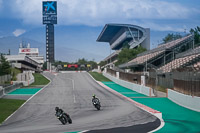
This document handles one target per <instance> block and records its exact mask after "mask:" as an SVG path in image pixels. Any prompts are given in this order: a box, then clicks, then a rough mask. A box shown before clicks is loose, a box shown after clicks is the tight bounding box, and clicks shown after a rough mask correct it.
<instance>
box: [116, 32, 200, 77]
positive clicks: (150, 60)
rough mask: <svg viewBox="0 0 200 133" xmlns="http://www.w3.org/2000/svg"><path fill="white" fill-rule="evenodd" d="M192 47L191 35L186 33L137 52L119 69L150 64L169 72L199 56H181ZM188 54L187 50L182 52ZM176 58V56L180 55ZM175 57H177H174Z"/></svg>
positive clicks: (136, 67)
mask: <svg viewBox="0 0 200 133" xmlns="http://www.w3.org/2000/svg"><path fill="white" fill-rule="evenodd" d="M193 48H194V38H193V35H187V36H185V37H182V38H180V39H177V40H173V41H171V42H168V43H166V44H163V45H160V46H158V47H157V48H155V49H152V50H149V51H146V52H143V53H141V54H138V55H137V57H136V58H134V59H132V60H131V61H129V62H127V63H125V64H122V65H120V66H119V68H121V69H132V70H133V71H143V70H144V69H145V70H147V67H149V66H151V67H154V68H156V69H157V70H161V71H162V72H163V73H165V72H170V71H171V70H172V69H175V68H178V67H180V66H183V65H186V64H188V63H190V62H191V61H194V60H196V59H198V58H199V56H198V55H191V56H188V57H182V56H183V55H182V56H181V53H184V52H185V51H188V50H190V51H191V53H193V52H192V51H193V50H191V49H193ZM184 55H185V56H187V55H188V52H187V53H186V52H185V54H184ZM180 56H181V58H180V59H178V57H180ZM176 58H177V59H176Z"/></svg>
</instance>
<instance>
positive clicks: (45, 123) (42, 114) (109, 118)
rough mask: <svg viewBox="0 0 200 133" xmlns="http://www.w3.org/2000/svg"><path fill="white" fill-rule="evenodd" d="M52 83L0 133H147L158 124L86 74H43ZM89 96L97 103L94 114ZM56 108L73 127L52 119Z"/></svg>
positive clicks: (153, 117) (5, 125) (1, 127)
mask: <svg viewBox="0 0 200 133" xmlns="http://www.w3.org/2000/svg"><path fill="white" fill-rule="evenodd" d="M45 75H46V76H47V77H49V78H50V79H51V80H52V82H51V83H50V84H49V86H47V87H46V88H44V89H42V90H41V91H40V92H39V93H38V94H36V95H35V96H34V97H33V98H32V99H31V100H29V101H28V102H27V103H26V104H25V105H24V106H22V107H21V108H20V109H19V110H18V111H17V112H16V113H14V115H12V116H11V117H10V118H9V119H8V120H7V121H5V122H4V123H3V124H2V125H1V126H0V132H1V133H23V132H26V133H44V132H48V133H56V132H62V133H63V132H72V131H84V130H89V132H98V133H100V132H115V133H117V132H123V131H124V132H126V133H129V132H131V133H132V132H148V131H151V130H153V129H156V128H157V127H158V126H159V125H160V121H159V120H158V119H157V118H156V117H155V116H152V115H151V114H149V113H147V112H145V111H143V110H141V109H139V108H138V107H136V106H135V105H133V104H132V103H130V102H129V101H126V100H124V99H123V98H121V97H119V96H116V95H115V94H112V93H111V92H109V91H107V90H106V89H104V88H102V87H101V86H100V85H98V84H97V83H96V82H95V81H94V80H93V79H92V78H91V77H90V75H89V74H88V73H86V72H85V73H59V74H57V75H53V74H50V73H45ZM92 94H96V95H97V96H98V97H99V98H100V101H101V105H102V108H101V110H100V111H97V110H96V109H95V108H94V107H93V106H92V103H91V98H92V97H91V96H92ZM56 106H58V107H60V108H62V109H63V110H64V111H65V112H67V113H69V114H70V116H71V118H72V121H73V123H72V124H67V125H62V124H61V123H60V121H59V120H58V119H57V118H56V117H55V110H54V108H55V107H56Z"/></svg>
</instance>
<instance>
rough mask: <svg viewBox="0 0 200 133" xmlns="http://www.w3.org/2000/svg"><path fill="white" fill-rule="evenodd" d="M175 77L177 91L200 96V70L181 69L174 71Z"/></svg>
mask: <svg viewBox="0 0 200 133" xmlns="http://www.w3.org/2000/svg"><path fill="white" fill-rule="evenodd" d="M173 79H174V90H175V91H178V92H180V93H183V94H186V95H191V96H200V72H197V71H187V70H184V71H183V70H180V69H179V70H176V71H174V72H173Z"/></svg>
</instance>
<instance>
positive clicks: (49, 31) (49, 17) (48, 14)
mask: <svg viewBox="0 0 200 133" xmlns="http://www.w3.org/2000/svg"><path fill="white" fill-rule="evenodd" d="M42 11H43V24H45V25H46V62H47V69H48V70H51V63H53V62H54V61H55V56H54V55H55V50H54V24H57V2H56V1H43V3H42Z"/></svg>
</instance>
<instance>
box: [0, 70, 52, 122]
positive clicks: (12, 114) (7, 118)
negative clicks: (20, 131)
mask: <svg viewBox="0 0 200 133" xmlns="http://www.w3.org/2000/svg"><path fill="white" fill-rule="evenodd" d="M42 75H43V74H42ZM43 76H44V77H45V78H47V79H48V80H49V81H50V82H49V83H48V84H47V85H45V86H44V87H43V88H42V89H40V90H39V91H38V92H37V93H35V94H34V95H32V96H31V97H30V98H29V99H28V100H27V101H26V102H25V103H23V104H22V105H21V106H20V107H19V108H18V109H17V110H16V111H15V112H13V113H12V114H11V115H10V116H8V117H7V118H6V119H5V120H4V121H3V122H2V124H3V123H4V122H6V121H7V120H8V119H9V118H10V117H12V116H13V115H14V114H15V113H16V112H17V111H18V110H19V109H20V108H22V107H23V106H24V105H25V104H26V103H27V102H28V101H29V100H31V99H32V98H33V97H34V96H35V95H36V94H38V93H39V92H40V91H42V90H43V89H44V88H46V87H47V86H48V85H49V84H50V83H51V79H49V78H48V77H46V76H45V75H43ZM2 124H0V125H2Z"/></svg>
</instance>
